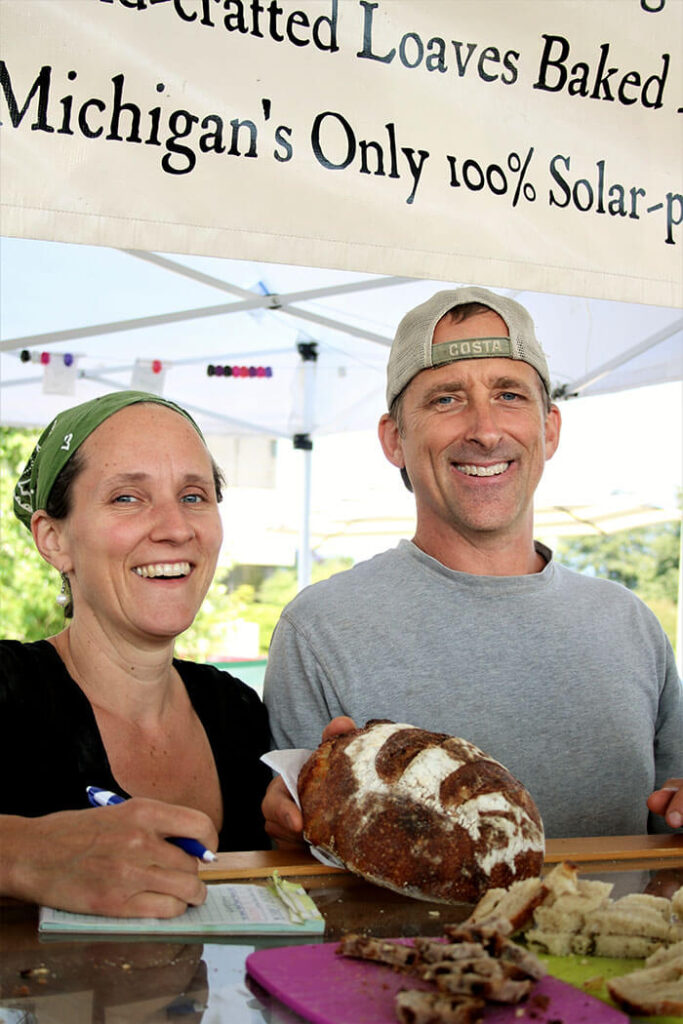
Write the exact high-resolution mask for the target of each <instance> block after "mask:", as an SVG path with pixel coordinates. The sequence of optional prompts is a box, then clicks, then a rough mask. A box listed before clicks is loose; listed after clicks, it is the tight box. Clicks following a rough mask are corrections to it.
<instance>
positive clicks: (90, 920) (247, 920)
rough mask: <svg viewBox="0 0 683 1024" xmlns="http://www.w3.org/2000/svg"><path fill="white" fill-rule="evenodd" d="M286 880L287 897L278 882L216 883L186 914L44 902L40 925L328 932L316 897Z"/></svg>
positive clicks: (91, 929) (157, 931) (150, 931)
mask: <svg viewBox="0 0 683 1024" xmlns="http://www.w3.org/2000/svg"><path fill="white" fill-rule="evenodd" d="M281 884H282V883H280V885H281ZM286 885H287V893H288V899H287V901H285V899H283V898H282V897H281V896H280V895H278V888H279V887H278V886H277V885H275V886H270V887H266V886H263V885H248V884H244V883H235V884H229V885H210V886H209V887H208V894H207V897H206V902H205V903H204V904H202V906H201V907H188V909H187V910H186V911H185V913H184V914H181V915H180V916H179V917H172V918H158V917H102V916H100V915H99V914H72V913H69V912H68V911H65V910H54V909H53V908H52V907H41V908H40V924H39V928H38V930H39V931H40V932H43V933H45V932H53V933H54V932H70V933H72V934H73V933H74V932H81V933H83V934H98V935H101V934H110V935H111V934H117V935H124V934H131V933H132V934H136V935H262V934H271V935H294V934H296V935H317V934H322V932H323V931H324V930H325V921H324V918H323V916H322V914H321V913H320V911H319V910H318V909H317V907H316V906H315V904H314V903H313V900H312V899H311V898H310V896H308V895H307V894H306V892H305V890H304V889H303V887H302V886H301V885H298V884H295V883H292V882H287V883H286ZM292 904H294V906H295V908H296V909H294V910H293V907H292Z"/></svg>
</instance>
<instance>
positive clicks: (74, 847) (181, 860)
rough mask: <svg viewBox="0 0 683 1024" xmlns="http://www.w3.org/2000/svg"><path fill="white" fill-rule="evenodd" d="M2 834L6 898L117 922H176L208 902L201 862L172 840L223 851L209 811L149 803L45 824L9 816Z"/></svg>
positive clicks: (67, 815) (66, 814)
mask: <svg viewBox="0 0 683 1024" xmlns="http://www.w3.org/2000/svg"><path fill="white" fill-rule="evenodd" d="M0 834H1V836H2V848H3V858H2V859H3V865H2V873H1V874H2V877H1V879H0V891H1V892H2V893H3V894H4V895H7V896H14V897H16V898H18V899H24V900H30V901H32V902H35V903H42V904H47V905H48V906H51V907H57V908H58V909H61V910H70V911H74V912H76V913H85V914H107V915H110V916H115V917H175V916H177V915H178V914H182V913H183V911H184V910H186V908H187V907H188V905H196V904H201V903H203V902H204V900H205V899H206V886H205V885H204V883H203V882H202V881H201V880H200V878H199V876H198V873H197V872H198V867H199V863H198V861H197V860H196V858H195V857H192V856H190V855H189V854H187V853H185V852H184V851H183V850H181V849H179V848H178V847H177V846H175V845H174V844H172V843H168V842H166V837H167V836H189V837H192V838H194V839H199V840H200V842H202V843H204V845H205V846H206V847H207V848H208V849H213V850H215V849H216V847H217V845H218V836H217V834H216V830H215V828H214V827H213V824H212V823H211V821H210V819H209V818H208V817H207V816H206V815H205V814H203V813H202V812H201V811H197V810H193V809H191V808H188V807H177V806H175V805H173V804H167V803H163V802H161V801H159V800H148V799H146V798H143V797H135V798H133V799H132V800H127V801H126V802H125V803H122V804H117V805H116V806H113V807H96V808H92V809H90V810H83V811H60V812H58V813H56V814H47V815H45V816H43V817H40V818H21V817H14V816H10V815H6V816H3V817H2V819H0Z"/></svg>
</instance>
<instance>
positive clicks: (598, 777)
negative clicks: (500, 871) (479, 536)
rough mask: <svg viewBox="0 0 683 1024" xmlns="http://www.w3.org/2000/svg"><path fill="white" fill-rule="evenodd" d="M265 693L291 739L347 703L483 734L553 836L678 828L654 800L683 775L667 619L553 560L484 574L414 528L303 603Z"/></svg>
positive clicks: (363, 710) (298, 743) (276, 731)
mask: <svg viewBox="0 0 683 1024" xmlns="http://www.w3.org/2000/svg"><path fill="white" fill-rule="evenodd" d="M545 553H546V554H547V550H546V552H545ZM264 698H265V702H266V704H267V706H268V711H269V715H270V721H271V730H272V735H273V742H274V744H275V745H276V746H278V747H315V746H317V744H318V743H319V742H320V735H321V732H322V729H323V727H324V726H325V725H326V724H327V722H328V721H329V720H330V718H332V717H333V716H335V715H341V714H344V715H350V716H351V717H352V718H353V719H354V720H355V721H356V723H357V724H358V725H364V724H365V722H366V721H367V720H369V719H371V718H389V719H392V720H393V721H397V722H406V723H408V724H411V725H415V726H419V727H421V728H425V729H431V730H435V731H438V732H445V733H449V734H451V735H455V736H462V737H464V738H466V739H468V740H471V741H472V742H473V743H475V744H477V746H479V747H481V748H482V749H483V750H484V751H486V753H488V754H490V755H491V756H493V757H495V758H496V759H497V760H498V761H500V762H502V764H504V765H505V767H506V768H508V769H509V771H511V772H512V773H513V774H514V775H515V776H517V778H518V779H520V780H521V781H522V782H523V783H524V784H525V785H526V786H527V788H528V789H529V790H530V792H531V794H532V796H533V797H534V799H535V800H536V802H537V804H538V807H539V810H540V812H541V815H542V816H543V821H544V825H545V829H546V834H547V835H548V836H576V835H631V834H642V833H644V832H646V831H647V830H648V827H649V829H650V831H653V830H659V831H666V830H667V826H666V824H665V823H664V821H663V819H661V818H656V817H650V818H648V812H647V807H646V805H645V801H646V799H647V796H648V794H649V793H650V792H651V791H652V790H653V789H655V788H656V787H657V786H659V785H660V784H661V783H662V782H663V781H664V780H665V779H666V778H667V777H670V776H682V775H683V688H682V687H681V682H680V680H679V678H678V674H677V671H676V667H675V662H674V656H673V651H672V650H671V646H670V644H669V642H668V640H667V638H666V636H665V634H664V632H663V631H662V629H661V626H660V625H659V623H658V621H657V619H656V617H655V616H654V615H653V614H652V613H651V612H650V611H649V609H648V608H647V607H646V606H645V605H644V604H643V603H642V602H641V601H640V600H638V598H636V597H635V596H634V595H633V594H632V593H631V592H630V591H628V590H627V589H625V588H624V587H622V586H620V585H619V584H616V583H612V582H608V581H606V580H599V579H594V578H590V577H587V576H583V575H581V574H579V573H576V572H573V571H571V570H569V569H567V568H565V567H563V566H561V565H558V564H557V563H556V562H554V561H552V560H550V561H549V562H548V564H547V565H546V567H545V569H544V570H543V571H542V572H540V573H535V574H532V575H527V576H503V577H500V576H473V575H470V574H468V573H461V572H455V571H453V570H451V569H447V568H446V567H445V566H443V565H442V564H441V563H440V562H438V561H436V560H435V559H433V558H431V557H430V556H428V555H425V554H424V553H423V552H422V551H420V550H419V549H418V548H417V547H416V546H415V545H414V544H412V543H411V542H409V541H401V542H400V544H399V545H398V547H397V548H394V549H392V550H390V551H386V552H384V553H383V554H381V555H377V556H376V557H375V558H372V559H370V560H369V561H367V562H363V563H361V564H359V565H357V566H356V567H354V568H353V569H351V570H349V571H348V572H344V573H340V574H339V575H337V576H334V577H332V578H331V579H329V580H326V581H324V582H323V583H318V584H316V585H314V586H312V587H309V588H307V589H306V590H304V591H303V592H302V593H301V594H299V595H298V596H297V597H296V598H295V599H294V601H292V602H291V603H290V604H289V605H288V607H287V608H286V609H285V611H284V612H283V614H282V617H281V619H280V622H279V624H278V626H277V628H276V630H275V634H274V636H273V641H272V644H271V650H270V654H269V659H268V668H267V672H266V679H265V689H264Z"/></svg>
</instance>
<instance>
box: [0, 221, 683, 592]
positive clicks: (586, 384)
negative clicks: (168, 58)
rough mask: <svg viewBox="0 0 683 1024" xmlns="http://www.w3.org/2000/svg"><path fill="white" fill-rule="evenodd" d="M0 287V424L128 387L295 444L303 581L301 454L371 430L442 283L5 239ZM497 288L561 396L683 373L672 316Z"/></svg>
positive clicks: (27, 420)
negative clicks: (511, 301)
mask: <svg viewBox="0 0 683 1024" xmlns="http://www.w3.org/2000/svg"><path fill="white" fill-rule="evenodd" d="M29 279H30V282H31V288H30V301H27V300H28V299H29V295H27V287H26V286H27V280H29ZM0 280H1V282H2V292H3V295H2V298H3V301H2V311H3V322H4V325H5V326H4V329H3V332H2V341H0V352H1V354H0V421H1V422H2V423H3V424H12V425H16V426H34V427H38V426H43V425H44V424H45V423H46V422H48V421H49V420H50V419H51V418H52V417H53V416H54V415H55V414H56V413H57V412H58V411H59V410H60V409H62V408H66V407H68V406H69V405H72V404H74V403H75V402H78V401H85V400H87V399H88V398H90V397H94V396H95V395H97V394H104V393H106V392H107V391H110V390H113V389H117V388H126V387H131V386H137V385H138V384H139V385H140V386H142V387H143V388H147V389H152V390H158V391H160V392H163V394H164V395H165V396H166V397H169V398H172V399H174V400H175V401H178V402H179V403H180V404H181V405H183V406H184V407H185V408H187V409H189V410H190V411H191V412H192V413H193V414H194V415H195V417H196V418H197V419H198V421H199V423H200V425H201V426H202V428H203V429H204V430H205V432H206V433H207V434H208V435H219V434H229V435H242V436H249V435H251V436H261V437H264V438H289V439H291V440H292V442H293V443H294V445H295V447H297V448H299V449H301V453H302V454H301V457H302V459H303V461H304V463H305V472H304V481H305V489H306V493H305V495H304V498H303V502H302V505H303V509H304V514H303V516H302V536H301V542H300V557H299V571H300V582H301V583H302V584H304V583H305V582H307V581H308V579H309V573H310V551H311V541H310V466H311V448H312V445H313V444H314V443H315V439H316V437H320V436H322V435H325V434H330V433H337V432H339V431H344V430H359V429H364V428H372V427H374V426H375V424H376V422H377V420H378V418H379V416H380V414H381V412H382V411H383V410H384V397H383V396H384V375H385V366H386V358H387V350H388V346H389V345H390V342H391V337H392V334H393V331H394V329H395V326H396V323H397V322H398V320H399V319H400V317H401V315H402V314H403V312H404V311H405V310H406V309H408V308H410V307H411V306H412V305H414V304H416V303H417V302H419V301H421V300H422V299H423V298H425V297H427V296H428V295H430V294H431V293H432V292H433V291H434V290H435V289H436V288H439V287H447V286H449V284H450V283H449V282H434V281H417V280H410V279H400V278H398V279H397V278H393V277H383V276H375V277H368V276H367V275H354V274H350V273H345V272H340V271H322V270H313V269H311V268H298V267H284V266H275V265H267V264H254V263H248V262H242V261H232V260H219V259H215V258H211V259H207V258H199V257H194V258H188V257H183V258H180V257H172V258H170V257H166V256H161V255H159V254H152V253H143V252H139V253H136V252H120V251H116V250H108V249H105V248H101V247H95V248H93V247H84V246H77V245H68V244H67V245H64V244H58V243H50V244H46V243H42V244H41V243H36V242H30V241H18V240H11V239H4V240H3V243H2V245H1V246H0ZM110 281H114V282H116V284H115V287H113V288H111V287H109V286H108V284H107V282H110ZM507 291H508V293H509V294H514V295H516V296H517V297H518V298H520V300H521V301H523V302H524V304H525V305H526V306H527V307H528V308H529V309H530V310H531V312H532V315H533V316H534V319H535V321H536V324H537V329H538V332H539V336H540V338H541V339H542V343H543V345H544V348H545V350H546V352H547V354H548V357H549V362H550V366H551V373H552V379H553V385H554V388H555V393H556V396H557V397H558V399H561V398H568V397H573V396H577V395H596V394H600V393H605V392H609V391H612V390H619V389H622V388H624V387H634V386H637V385H638V384H651V383H660V382H663V381H670V380H680V379H681V378H682V377H683V346H682V345H681V336H682V329H683V317H682V316H681V315H680V313H679V311H678V310H675V309H667V308H663V307H641V306H632V305H626V304H623V303H618V302H612V301H609V300H598V299H578V298H576V297H568V296H554V295H545V294H542V293H533V292H522V291H521V290H519V289H518V290H515V291H511V290H507ZM217 295H218V296H220V299H221V301H220V302H218V303H216V302H215V297H216V296H217ZM226 295H229V296H231V297H230V298H229V299H228V300H227V301H225V298H226ZM212 300H214V301H212ZM140 309H145V310H150V312H147V313H144V314H142V315H136V313H137V311H138V310H140ZM151 310H153V312H151ZM121 311H125V312H126V313H127V314H133V315H126V316H121ZM79 314H80V318H81V319H80V321H78V320H77V317H78V315H79ZM117 314H118V315H117ZM65 360H66V361H67V362H68V363H69V365H68V366H66V365H65ZM226 367H228V368H229V371H230V375H229V376H227V375H226V373H225V368H226ZM244 367H246V368H247V372H248V369H249V367H251V368H252V376H251V377H249V376H241V375H239V373H240V371H241V370H242V368H244ZM233 368H237V370H238V372H237V373H234V372H233ZM155 370H157V371H158V372H155ZM266 373H270V376H266ZM259 374H260V375H259Z"/></svg>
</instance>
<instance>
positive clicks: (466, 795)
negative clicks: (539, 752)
mask: <svg viewBox="0 0 683 1024" xmlns="http://www.w3.org/2000/svg"><path fill="white" fill-rule="evenodd" d="M299 798H300V800H301V806H302V811H303V815H304V835H305V837H306V839H307V840H308V841H309V842H311V843H313V845H315V846H318V847H321V848H322V849H324V850H327V851H328V852H330V853H332V854H334V855H335V856H337V857H338V858H339V859H340V860H342V861H343V862H344V864H345V865H346V866H347V867H348V868H349V869H350V870H351V871H354V872H356V873H357V874H359V875H362V876H363V877H364V878H367V879H368V880H369V881H372V882H376V883H378V884H380V885H384V886H387V887H389V888H390V889H395V890H397V891H399V892H403V893H406V894H408V895H412V896H418V897H421V898H424V899H430V900H437V901H441V902H447V903H448V902H458V901H463V902H475V901H476V900H478V899H479V898H480V896H481V895H482V894H483V893H484V892H485V891H486V890H487V889H489V888H491V887H493V886H495V887H507V886H509V885H510V884H511V883H512V882H514V881H517V880H519V879H521V878H529V877H534V876H537V875H539V874H540V872H541V868H542V866H543V853H544V836H543V825H542V823H541V818H540V815H539V813H538V810H537V808H536V805H535V804H534V802H533V800H532V798H531V796H530V794H529V793H528V791H527V790H526V789H525V788H524V786H523V785H522V784H521V783H520V782H519V781H518V780H517V779H515V778H514V776H512V775H511V774H510V772H508V771H507V769H506V768H504V767H503V765H501V764H500V763H499V762H498V761H496V760H494V759H493V758H492V757H489V756H488V755H487V754H484V753H483V751H481V750H479V748H478V747H475V746H474V744H472V743H469V742H468V741H467V740H463V739H458V738H457V737H453V736H448V735H447V734H445V733H433V732H427V731H426V730H424V729H417V728H415V727H414V726H412V725H406V724H403V723H396V722H388V721H373V722H368V724H367V725H366V727H365V728H364V729H359V730H356V731H355V732H352V733H346V734H344V735H343V736H337V737H334V738H333V739H331V740H326V741H325V742H323V743H322V744H321V745H320V747H319V748H318V749H317V750H316V751H314V752H313V754H312V755H311V756H310V758H309V759H308V760H307V761H306V763H305V764H304V766H303V768H302V769H301V773H300V775H299Z"/></svg>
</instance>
